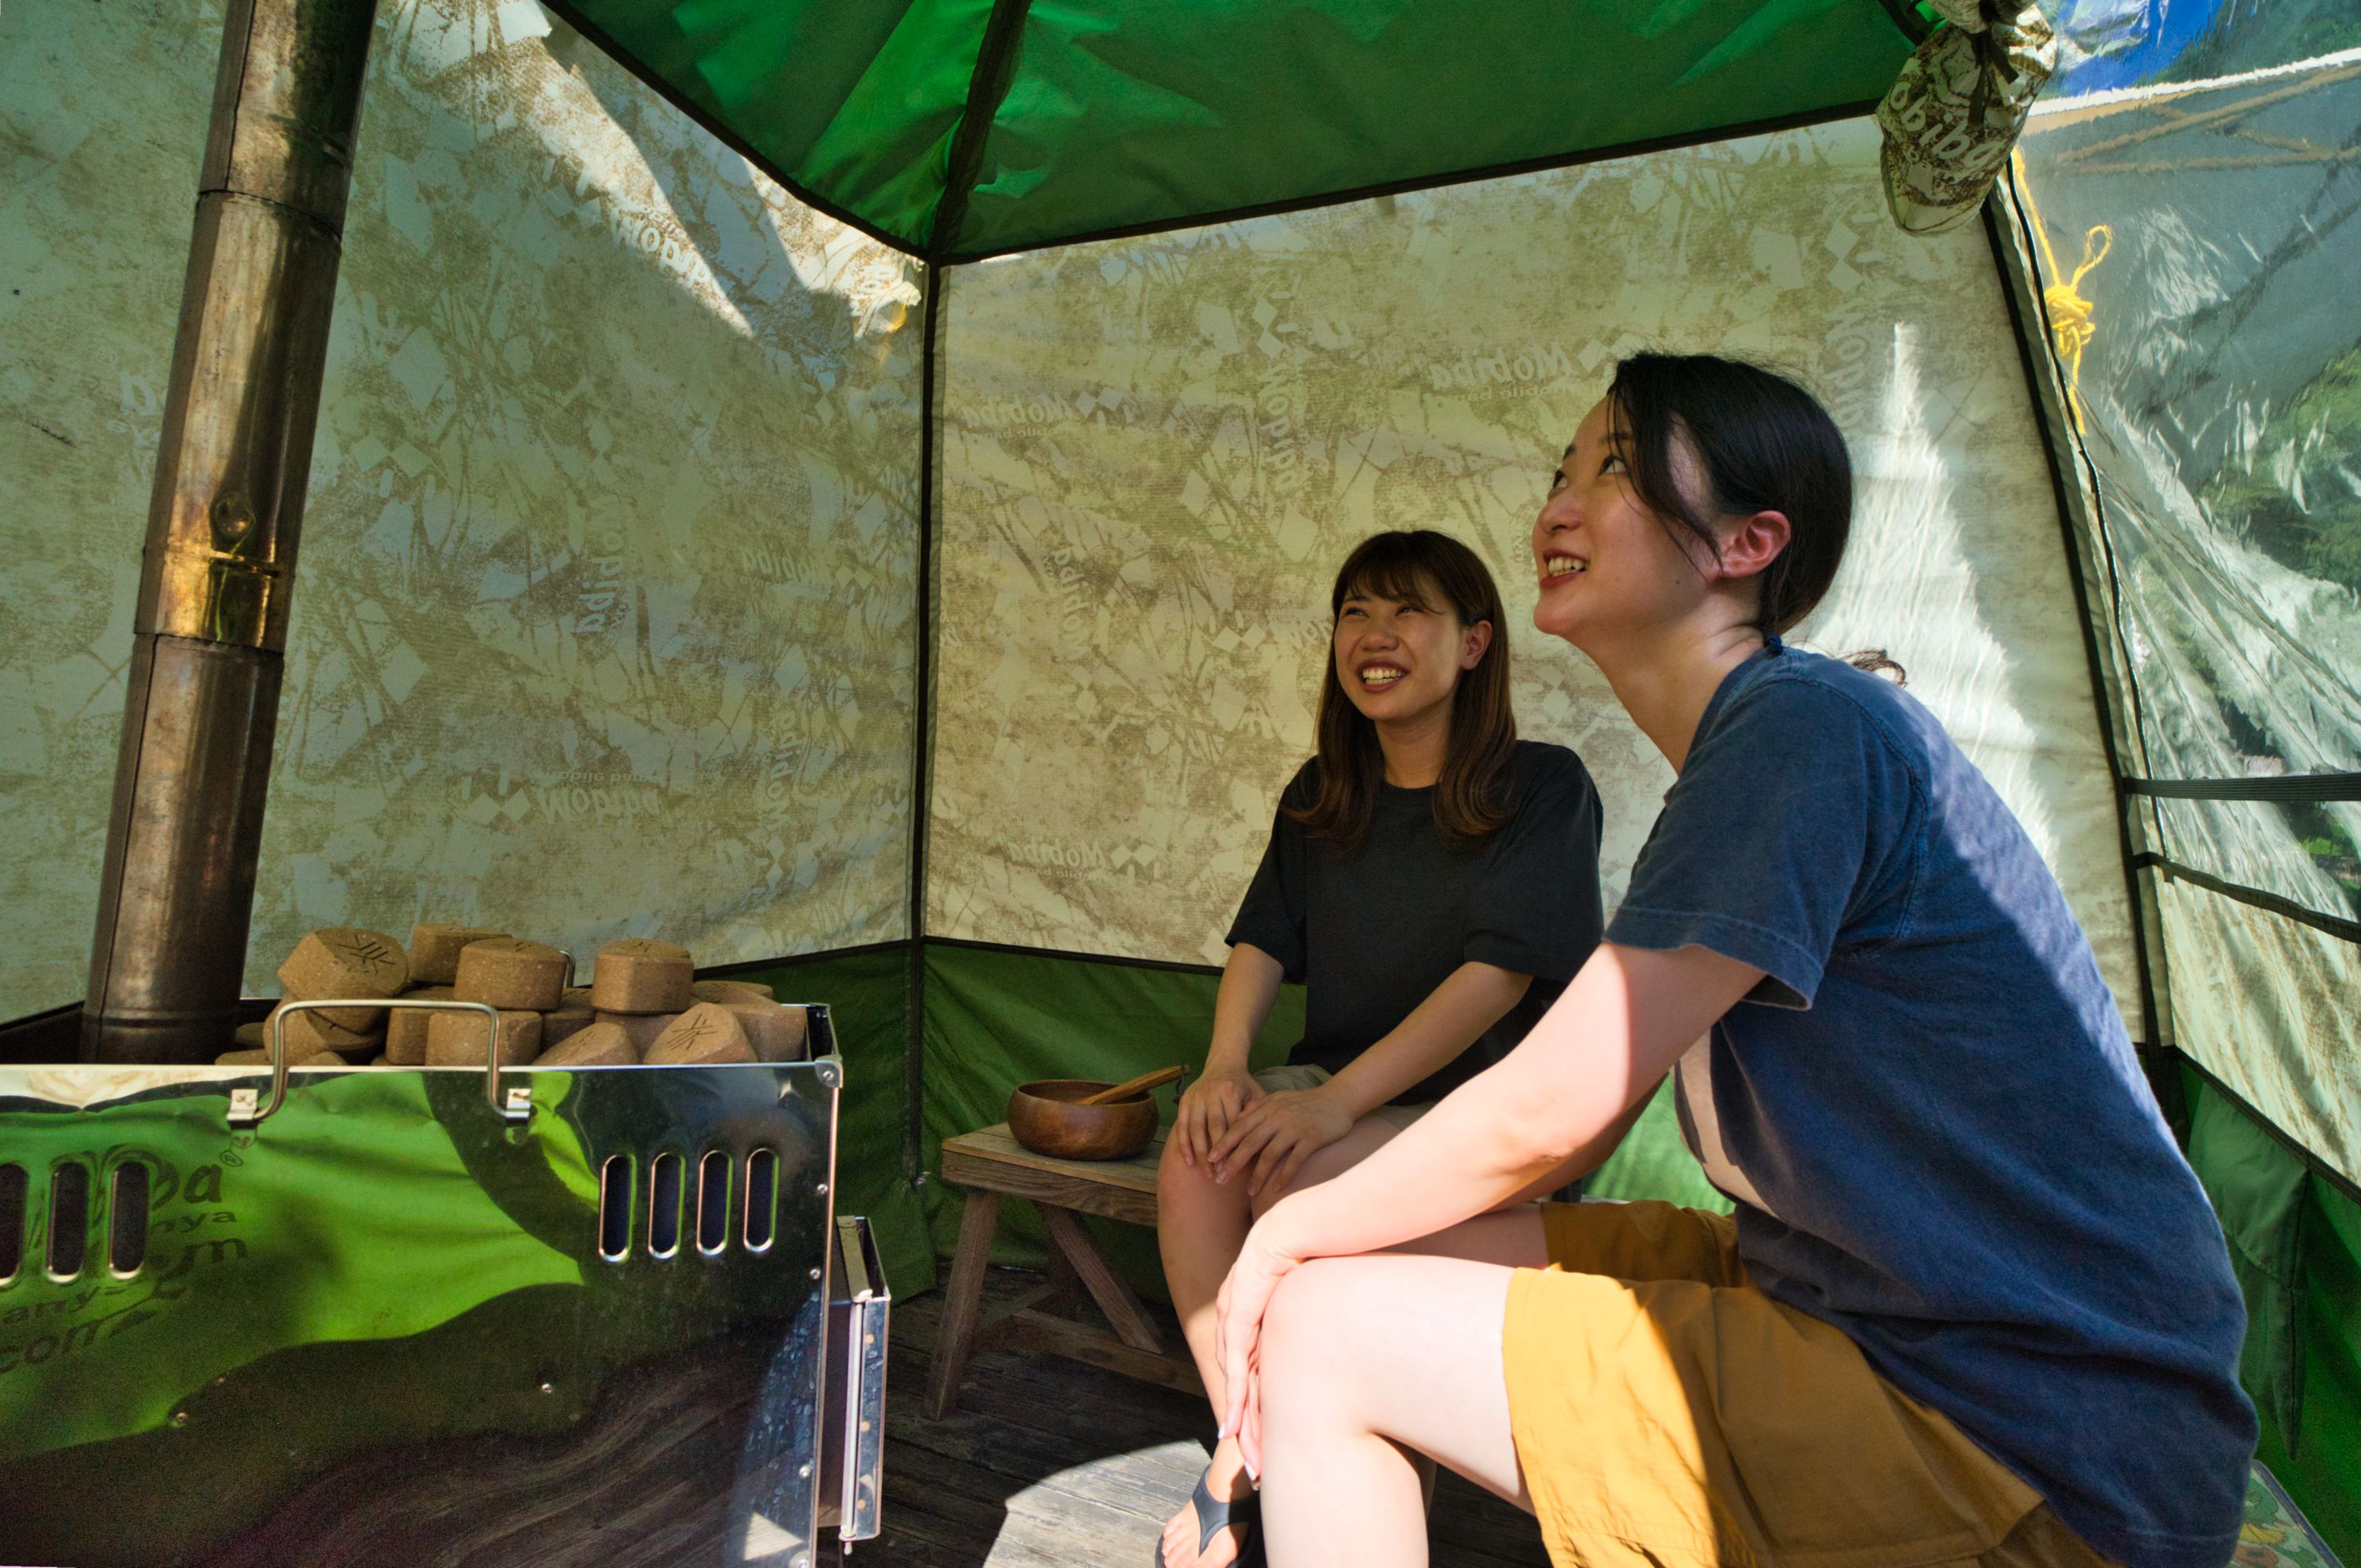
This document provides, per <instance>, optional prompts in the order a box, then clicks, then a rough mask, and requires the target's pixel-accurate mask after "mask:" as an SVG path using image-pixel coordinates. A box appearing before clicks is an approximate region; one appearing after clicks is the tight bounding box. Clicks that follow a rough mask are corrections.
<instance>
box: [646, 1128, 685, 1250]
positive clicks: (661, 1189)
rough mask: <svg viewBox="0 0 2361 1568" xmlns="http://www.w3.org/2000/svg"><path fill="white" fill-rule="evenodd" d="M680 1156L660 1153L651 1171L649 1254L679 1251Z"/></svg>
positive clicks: (649, 1180)
mask: <svg viewBox="0 0 2361 1568" xmlns="http://www.w3.org/2000/svg"><path fill="white" fill-rule="evenodd" d="M680 1189H681V1169H680V1156H678V1155H676V1154H660V1155H658V1156H656V1157H655V1163H654V1165H653V1166H652V1167H651V1168H650V1169H649V1173H648V1255H649V1256H650V1257H670V1256H672V1255H674V1254H675V1253H677V1252H678V1251H680V1197H681V1192H680Z"/></svg>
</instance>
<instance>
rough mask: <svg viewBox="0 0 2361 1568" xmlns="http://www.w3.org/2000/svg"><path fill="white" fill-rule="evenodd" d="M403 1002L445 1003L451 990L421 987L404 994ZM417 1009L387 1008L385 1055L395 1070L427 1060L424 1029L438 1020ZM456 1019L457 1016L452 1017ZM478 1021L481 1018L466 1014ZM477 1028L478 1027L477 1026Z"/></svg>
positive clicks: (431, 986)
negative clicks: (477, 1018)
mask: <svg viewBox="0 0 2361 1568" xmlns="http://www.w3.org/2000/svg"><path fill="white" fill-rule="evenodd" d="M404 997H405V1000H410V1001H416V1002H448V1001H450V1000H451V999H452V998H451V988H450V987H449V986H447V985H424V986H421V987H419V988H418V989H417V990H416V991H412V992H405V993H404ZM441 1016H442V1014H439V1013H429V1012H426V1011H424V1010H423V1009H422V1008H416V1007H390V1008H388V1009H386V1014H385V1055H386V1059H387V1060H388V1061H390V1062H392V1063H393V1064H394V1065H395V1066H397V1067H417V1066H419V1065H420V1064H421V1063H423V1062H424V1061H425V1060H426V1025H427V1024H428V1023H429V1022H431V1021H432V1020H434V1019H435V1018H438V1017H441ZM453 1016H455V1017H456V1016H458V1014H453ZM468 1016H471V1017H481V1016H482V1014H468ZM479 1027H480V1025H479Z"/></svg>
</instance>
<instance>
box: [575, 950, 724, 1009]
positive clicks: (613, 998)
mask: <svg viewBox="0 0 2361 1568" xmlns="http://www.w3.org/2000/svg"><path fill="white" fill-rule="evenodd" d="M696 981H697V965H696V962H695V960H693V959H690V957H689V956H688V949H687V948H684V947H682V946H680V944H678V943H677V942H659V941H656V940H655V939H653V938H648V937H627V938H624V939H623V940H621V941H620V942H609V943H608V944H607V945H606V946H605V947H603V948H599V949H598V967H597V969H596V970H594V971H593V972H592V974H591V976H590V1005H591V1006H593V1007H595V1008H597V1009H598V1011H599V1012H601V1013H677V1012H679V1011H681V1010H682V1009H683V1008H685V1007H686V1006H688V1005H689V1004H690V1003H693V1002H695V1001H696V1000H697V998H696V997H695V996H694V995H692V994H691V993H690V988H691V987H692V986H693V985H694V984H695V983H696Z"/></svg>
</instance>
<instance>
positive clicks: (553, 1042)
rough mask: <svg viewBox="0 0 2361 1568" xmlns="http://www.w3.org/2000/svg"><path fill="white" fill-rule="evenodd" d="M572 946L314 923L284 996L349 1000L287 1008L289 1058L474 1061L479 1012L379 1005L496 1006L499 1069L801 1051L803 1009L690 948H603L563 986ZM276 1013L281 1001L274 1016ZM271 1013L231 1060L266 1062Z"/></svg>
mask: <svg viewBox="0 0 2361 1568" xmlns="http://www.w3.org/2000/svg"><path fill="white" fill-rule="evenodd" d="M568 968H569V963H568V960H567V959H566V954H564V953H563V952H561V951H559V950H558V949H557V948H553V947H549V946H547V945H545V944H544V943H541V942H530V941H525V940H523V939H522V938H516V937H511V936H510V935H509V934H508V933H507V932H505V931H501V930H497V929H495V928H493V927H482V926H456V925H444V924H428V925H421V926H418V927H413V928H412V931H411V934H410V946H409V948H407V950H405V949H404V948H402V946H401V944H400V943H399V942H397V941H396V940H395V939H394V938H391V937H389V936H387V935H386V934H385V933H384V932H382V931H370V930H365V929H362V928H360V927H346V926H337V927H328V928H326V929H324V930H319V931H314V932H313V933H312V934H311V935H310V936H308V937H305V938H303V940H302V942H301V943H299V944H298V945H297V947H296V948H295V951H294V952H293V953H291V955H289V957H288V959H287V961H286V962H285V963H283V964H281V965H280V967H279V981H280V984H281V985H282V986H284V987H285V988H286V994H285V999H284V1001H283V1002H282V1003H281V1004H280V1007H281V1009H283V1008H284V1006H285V1003H287V1002H316V1001H335V1002H339V1003H346V1002H348V1003H351V1005H348V1006H338V1007H330V1008H320V1009H312V1010H307V1011H304V1012H300V1013H288V1014H286V1028H287V1055H288V1059H289V1062H290V1064H291V1065H292V1066H295V1067H347V1066H350V1065H353V1064H354V1063H356V1062H365V1063H367V1064H368V1065H369V1066H371V1067H480V1066H482V1065H483V1062H484V1053H485V1051H486V1049H487V1047H488V1042H487V1040H486V1037H485V1036H486V1033H487V1031H486V1029H485V1027H484V1017H483V1014H480V1013H477V1012H474V1011H468V1012H465V1013H461V1012H447V1013H446V1012H439V1011H438V1012H428V1011H425V1010H423V1009H415V1008H388V1007H385V1006H382V1005H378V1006H371V1005H368V1004H367V1003H370V1002H382V1001H390V1000H391V999H393V998H396V997H403V998H408V999H411V1000H415V1001H448V1002H481V1003H487V1004H488V1005H489V1006H491V1007H492V1008H494V1009H495V1010H497V1011H498V1013H499V1014H500V1030H499V1037H500V1065H502V1066H503V1067H523V1066H527V1065H534V1066H540V1067H628V1066H632V1065H634V1064H638V1063H642V1062H645V1063H649V1064H654V1065H663V1064H667V1063H684V1064H718V1063H725V1062H752V1061H768V1062H779V1061H799V1060H801V1059H802V1058H803V1056H804V1052H805V1025H806V1018H805V1014H804V1010H803V1009H802V1008H801V1007H798V1006H793V1005H788V1004H784V1003H780V1002H778V1001H777V1000H775V999H774V997H773V995H772V993H771V988H770V987H769V986H767V985H762V984H758V983H756V982H753V981H740V980H704V981H701V980H698V979H697V966H696V960H695V959H693V958H692V957H691V956H690V954H689V951H688V949H687V948H684V947H681V946H679V945H678V944H676V943H673V942H664V941H658V940H655V939H653V938H645V937H631V938H624V939H623V940H621V941H619V942H609V944H607V946H605V947H604V948H599V949H598V958H597V959H596V961H595V963H594V965H593V969H592V974H591V981H590V984H589V985H588V986H570V985H568V984H566V981H567V980H568V978H569V976H568V974H567V970H568ZM278 1015H279V1010H274V1011H273V1013H272V1017H274V1018H275V1017H277V1016H278ZM269 1040H270V1036H269V1020H268V1019H266V1020H264V1021H263V1022H262V1023H259V1024H247V1025H243V1026H242V1027H240V1028H239V1030H238V1032H237V1045H238V1047H239V1048H238V1049H236V1050H233V1051H230V1052H228V1053H227V1054H225V1055H224V1056H222V1057H221V1058H218V1060H219V1062H220V1063H221V1065H224V1066H241V1067H252V1066H267V1065H269V1060H270V1052H269Z"/></svg>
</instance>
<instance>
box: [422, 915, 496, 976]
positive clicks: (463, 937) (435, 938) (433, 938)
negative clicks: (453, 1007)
mask: <svg viewBox="0 0 2361 1568" xmlns="http://www.w3.org/2000/svg"><path fill="white" fill-rule="evenodd" d="M507 935H508V933H507V932H506V931H503V930H500V928H499V927H493V926H445V925H441V924H436V923H432V922H430V923H426V924H422V925H417V926H412V927H411V928H410V983H411V984H412V985H448V984H450V983H451V982H452V981H455V980H456V979H458V978H459V949H460V948H464V947H466V946H467V944H468V943H470V942H489V941H490V940H492V939H493V938H498V937H505V936H507Z"/></svg>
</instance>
